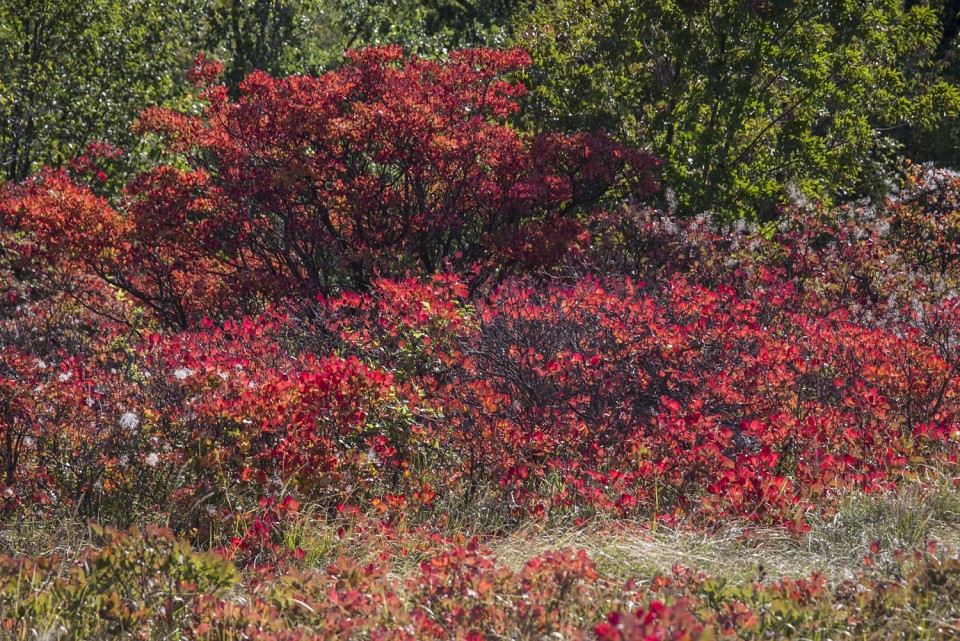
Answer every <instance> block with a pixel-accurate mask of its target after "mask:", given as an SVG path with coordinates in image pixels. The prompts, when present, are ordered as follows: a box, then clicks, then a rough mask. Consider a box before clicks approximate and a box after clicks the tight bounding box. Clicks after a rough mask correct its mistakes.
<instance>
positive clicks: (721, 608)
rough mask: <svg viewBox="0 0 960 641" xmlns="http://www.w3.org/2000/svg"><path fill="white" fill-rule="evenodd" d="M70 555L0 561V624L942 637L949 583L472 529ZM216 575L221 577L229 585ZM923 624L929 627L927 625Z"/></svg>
mask: <svg viewBox="0 0 960 641" xmlns="http://www.w3.org/2000/svg"><path fill="white" fill-rule="evenodd" d="M102 536H103V539H102V545H103V547H102V548H99V549H94V548H91V549H89V550H87V551H86V552H84V554H83V555H82V557H81V558H80V559H78V560H76V561H73V562H69V561H65V560H62V559H59V558H52V559H43V560H31V559H11V558H9V557H3V558H2V559H0V629H2V630H3V634H4V635H9V637H10V638H29V636H27V635H30V634H41V635H46V636H47V637H49V638H78V637H91V636H96V637H97V638H127V639H160V638H170V635H180V636H177V637H176V638H189V639H203V640H218V641H226V640H238V641H239V640H247V639H259V640H262V641H289V640H295V639H311V640H320V639H366V638H375V639H391V640H394V639H395V640H412V639H464V640H475V639H494V638H511V639H539V638H543V637H544V636H547V635H562V636H563V638H567V639H576V640H583V641H588V640H589V641H639V640H641V639H642V640H644V641H650V640H655V641H661V640H662V641H666V640H671V641H680V640H694V639H766V638H771V636H773V637H778V638H785V637H795V636H802V637H805V638H811V637H816V636H818V635H822V636H833V635H838V634H839V635H853V636H861V635H865V634H870V633H874V634H879V635H881V636H885V637H886V638H891V637H894V636H895V637H896V638H904V639H912V638H949V637H950V636H952V634H953V633H954V632H955V630H956V627H955V624H956V615H957V612H956V609H955V604H956V599H957V597H958V596H960V592H958V590H960V583H958V581H957V576H958V569H960V568H958V567H957V563H958V562H957V560H956V559H955V558H949V557H946V556H945V555H943V554H940V553H938V552H937V551H936V550H935V549H933V548H931V550H930V551H924V552H922V553H921V552H917V553H914V554H912V555H907V554H904V553H897V554H894V555H892V556H890V555H887V556H886V557H885V558H886V559H887V561H886V564H887V565H889V567H886V568H885V569H884V572H877V571H876V570H875V569H874V567H873V563H872V559H873V558H874V554H875V553H877V552H879V550H878V549H876V548H874V553H872V554H871V555H870V556H868V557H867V559H866V567H865V568H864V569H863V570H862V571H861V572H860V573H859V574H858V575H857V576H856V577H855V578H853V579H850V580H845V581H841V582H838V583H834V584H828V582H827V581H826V580H825V578H824V577H823V576H821V575H817V574H814V575H812V576H810V577H807V578H800V579H781V580H779V581H770V580H768V579H765V578H764V577H762V576H761V577H760V578H758V579H757V580H756V581H754V582H752V583H748V584H745V585H732V584H728V583H727V582H726V581H724V580H723V579H718V578H711V577H708V576H705V575H704V574H702V573H698V572H695V571H693V570H690V569H685V568H681V567H674V569H673V572H672V573H671V574H668V575H662V576H655V577H653V578H652V579H651V580H650V581H648V582H643V583H640V582H636V581H633V580H630V581H627V582H626V583H623V582H622V581H617V580H613V579H609V578H604V577H602V576H601V575H600V574H599V573H598V571H597V567H596V565H595V563H594V561H593V560H592V559H590V557H588V556H587V555H586V554H585V553H584V552H583V551H580V552H574V551H573V550H570V549H562V550H558V551H552V552H547V553H544V554H541V555H539V556H536V557H534V558H532V559H530V560H529V561H527V562H526V563H525V564H524V565H523V567H521V568H519V569H518V570H510V569H508V568H506V567H504V566H502V565H501V564H499V563H497V561H496V560H495V559H494V557H493V556H492V555H491V553H490V551H489V550H487V549H485V548H484V547H483V546H482V545H480V544H479V543H478V542H477V540H476V539H474V540H472V541H464V540H463V539H462V537H461V538H460V539H459V540H451V541H445V542H442V543H439V544H437V545H436V546H435V547H434V549H433V553H432V555H431V556H430V558H428V559H427V560H425V561H423V562H421V563H420V564H419V565H418V566H417V567H416V568H415V569H414V570H413V571H412V572H410V573H408V574H406V575H404V576H397V575H396V574H394V573H393V572H391V571H390V570H391V567H390V566H389V565H388V564H386V563H383V562H380V563H369V564H362V563H359V562H357V561H356V560H354V559H351V558H348V557H346V556H341V557H339V558H338V559H337V560H336V561H335V562H334V563H332V564H331V565H329V566H328V567H326V568H325V569H322V570H297V569H289V570H287V571H285V572H283V573H280V574H277V575H273V576H271V575H262V574H261V575H252V576H248V577H247V578H245V579H244V580H243V581H242V582H241V581H238V577H237V575H236V573H235V571H234V570H233V568H232V566H231V565H230V564H229V563H227V562H226V561H224V560H223V559H220V558H218V557H216V556H211V555H209V554H199V553H196V552H193V551H192V550H191V549H190V546H189V545H187V544H186V543H184V542H180V541H177V540H176V539H175V538H174V537H173V535H172V533H171V532H170V531H169V530H161V529H155V528H154V529H148V530H147V531H146V532H144V533H140V532H137V531H135V530H134V531H131V532H130V533H116V532H115V531H110V530H107V531H103V532H102ZM228 589H229V590H230V591H229V592H228ZM931 635H932V637H931Z"/></svg>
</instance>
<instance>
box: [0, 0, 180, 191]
mask: <svg viewBox="0 0 960 641" xmlns="http://www.w3.org/2000/svg"><path fill="white" fill-rule="evenodd" d="M191 29H192V30H193V32H196V31H197V29H198V16H197V15H196V13H195V12H194V11H193V9H192V5H191V4H190V2H189V1H187V0H28V1H27V2H24V1H23V0H0V171H2V176H3V177H4V178H6V179H8V180H22V179H23V178H25V177H26V176H27V175H28V174H29V173H30V172H31V170H32V169H34V168H36V166H37V165H38V164H53V165H57V164H60V163H62V162H63V161H64V160H66V159H68V158H70V157H73V156H75V155H77V154H78V153H79V152H80V151H81V150H82V149H83V147H84V146H85V145H86V144H88V143H90V142H94V141H109V142H112V143H115V144H119V145H125V144H127V143H128V142H130V141H131V140H132V139H133V137H132V135H131V133H130V131H129V127H130V124H131V123H132V122H133V121H134V120H135V119H136V116H137V114H138V113H139V112H140V110H141V109H143V108H144V107H145V106H147V105H149V104H158V103H164V104H171V103H176V102H177V101H178V100H180V99H181V98H183V97H185V96H186V95H187V93H186V83H184V82H183V80H182V76H183V69H184V68H185V67H186V66H187V62H188V56H189V55H190V51H189V50H190V44H189V43H190V39H191V38H195V37H196V36H195V35H193V34H192V33H191Z"/></svg>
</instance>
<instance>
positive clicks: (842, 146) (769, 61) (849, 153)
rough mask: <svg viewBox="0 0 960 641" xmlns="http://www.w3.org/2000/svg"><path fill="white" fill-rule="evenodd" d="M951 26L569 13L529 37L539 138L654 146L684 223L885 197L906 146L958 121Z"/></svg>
mask: <svg viewBox="0 0 960 641" xmlns="http://www.w3.org/2000/svg"><path fill="white" fill-rule="evenodd" d="M939 18H940V16H939V14H938V12H937V11H936V10H935V9H933V8H930V7H928V6H925V5H921V4H914V5H913V6H910V7H905V6H904V4H903V3H902V2H900V1H899V0H778V1H776V2H775V1H773V0H648V1H646V2H635V1H634V0H557V2H556V3H555V4H554V5H551V6H542V7H540V8H538V9H536V10H534V11H533V12H531V13H530V14H529V15H527V16H526V17H525V18H524V20H525V21H526V22H527V23H528V24H529V26H528V27H527V28H526V29H524V30H522V31H519V32H518V33H520V36H521V37H520V41H521V42H522V44H524V45H526V46H527V47H528V48H529V50H530V51H531V54H532V56H533V59H534V67H533V69H532V70H531V72H530V75H529V77H528V79H527V80H528V83H529V84H530V86H531V87H532V94H531V98H530V100H531V103H532V104H531V107H532V113H533V118H534V120H533V122H534V123H536V125H537V126H545V127H548V128H561V129H568V130H576V129H584V128H587V129H590V128H603V129H606V130H609V131H611V132H614V133H615V134H616V135H618V136H619V137H621V138H623V139H625V140H629V141H632V142H635V143H637V144H647V145H649V146H650V147H651V148H652V150H653V151H654V152H655V153H656V154H657V155H658V156H660V158H661V160H662V161H663V173H664V184H665V186H666V187H667V190H666V192H665V193H668V194H673V197H674V198H675V202H674V203H671V204H675V206H676V208H677V210H678V211H679V212H680V213H683V214H693V213H698V212H701V211H714V212H719V213H721V214H723V215H725V216H729V217H743V216H747V217H759V218H766V217H771V216H773V215H775V213H776V211H777V207H778V206H779V205H780V204H782V203H784V202H787V201H789V200H791V199H797V198H810V199H816V200H822V201H826V202H828V203H830V202H839V201H847V200H851V199H855V198H859V197H863V196H874V195H878V194H879V193H882V192H883V190H884V189H885V183H886V181H887V180H888V179H889V175H890V171H891V168H893V167H895V166H896V165H897V163H898V162H899V150H900V143H899V141H898V139H897V135H898V134H902V133H903V132H904V131H905V130H906V129H908V128H913V129H914V130H915V131H923V132H930V131H936V130H937V127H938V126H941V125H943V124H944V123H945V122H946V121H948V120H950V119H951V118H953V117H954V116H956V114H957V112H958V110H960V91H958V89H957V87H956V86H955V85H954V84H952V83H951V82H949V81H948V80H945V79H943V78H941V77H939V76H938V75H937V73H936V65H935V62H936V57H937V51H938V47H940V46H941V45H940V37H941V24H940V20H939Z"/></svg>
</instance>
